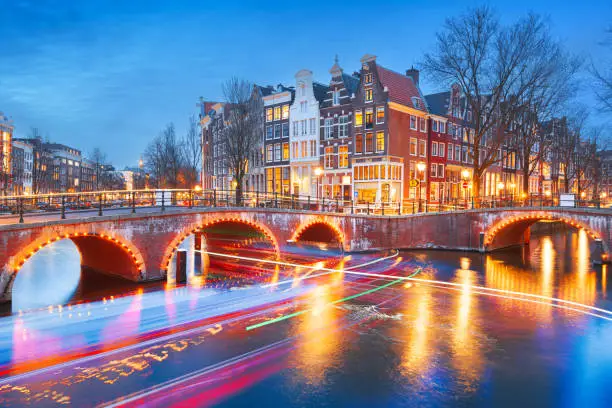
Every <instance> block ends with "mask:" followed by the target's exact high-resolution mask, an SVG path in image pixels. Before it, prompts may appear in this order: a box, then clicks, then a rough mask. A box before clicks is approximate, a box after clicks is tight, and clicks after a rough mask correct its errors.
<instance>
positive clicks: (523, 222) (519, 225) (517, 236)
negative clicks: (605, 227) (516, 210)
mask: <svg viewBox="0 0 612 408" xmlns="http://www.w3.org/2000/svg"><path fill="white" fill-rule="evenodd" d="M546 224H548V225H555V224H557V225H558V224H563V225H565V226H567V227H570V228H573V229H576V230H583V231H584V232H585V233H586V236H587V237H588V238H590V239H591V240H592V241H594V240H599V239H600V237H599V235H598V234H597V233H596V232H595V231H592V230H591V229H590V228H589V227H588V226H586V225H583V224H581V223H579V222H578V221H576V220H573V219H571V218H565V217H554V216H552V215H551V216H545V215H521V216H515V217H509V218H508V219H505V220H502V221H500V222H498V223H496V224H494V225H493V226H491V227H490V228H489V229H488V230H487V231H486V233H485V237H484V246H485V248H486V249H487V250H489V251H495V250H500V249H504V248H509V247H513V246H519V245H525V244H528V243H529V241H530V237H531V230H532V228H538V227H539V228H541V227H542V226H543V225H546Z"/></svg>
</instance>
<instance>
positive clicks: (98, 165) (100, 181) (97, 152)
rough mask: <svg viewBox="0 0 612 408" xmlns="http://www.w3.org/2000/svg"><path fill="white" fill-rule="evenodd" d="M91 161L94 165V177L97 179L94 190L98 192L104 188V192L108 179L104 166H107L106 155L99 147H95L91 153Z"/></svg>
mask: <svg viewBox="0 0 612 408" xmlns="http://www.w3.org/2000/svg"><path fill="white" fill-rule="evenodd" d="M89 160H90V161H91V162H92V163H94V165H95V168H94V175H95V177H96V181H95V184H94V188H95V190H96V191H98V190H100V188H102V189H103V190H104V189H105V188H106V184H107V183H106V177H105V171H104V166H105V165H106V164H107V163H106V161H107V157H106V153H104V152H103V151H102V150H101V149H100V148H99V147H94V148H93V150H92V151H91V153H89Z"/></svg>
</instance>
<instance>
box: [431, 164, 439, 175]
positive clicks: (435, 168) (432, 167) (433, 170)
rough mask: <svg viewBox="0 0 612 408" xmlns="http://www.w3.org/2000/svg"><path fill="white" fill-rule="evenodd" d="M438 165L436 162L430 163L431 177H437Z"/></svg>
mask: <svg viewBox="0 0 612 408" xmlns="http://www.w3.org/2000/svg"><path fill="white" fill-rule="evenodd" d="M437 172H438V165H437V164H436V163H432V164H431V177H437V174H436V173H437Z"/></svg>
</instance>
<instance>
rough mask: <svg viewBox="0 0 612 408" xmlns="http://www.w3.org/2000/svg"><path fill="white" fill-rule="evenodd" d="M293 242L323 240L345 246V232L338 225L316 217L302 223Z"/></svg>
mask: <svg viewBox="0 0 612 408" xmlns="http://www.w3.org/2000/svg"><path fill="white" fill-rule="evenodd" d="M291 240H292V241H293V242H300V241H302V242H321V243H328V244H338V245H340V247H341V248H344V241H345V237H344V233H343V232H342V230H341V229H340V227H339V226H338V225H336V224H335V223H333V222H330V221H328V220H325V219H322V218H315V219H312V220H310V221H307V222H305V223H303V224H302V225H300V226H299V227H298V229H297V230H296V231H295V232H294V233H293V236H292V237H291Z"/></svg>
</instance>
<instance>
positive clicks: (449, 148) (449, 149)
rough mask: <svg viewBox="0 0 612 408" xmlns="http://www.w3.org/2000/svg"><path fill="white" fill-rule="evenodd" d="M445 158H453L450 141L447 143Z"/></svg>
mask: <svg viewBox="0 0 612 408" xmlns="http://www.w3.org/2000/svg"><path fill="white" fill-rule="evenodd" d="M446 158H447V159H448V160H453V145H452V144H450V143H449V144H448V152H447V156H446Z"/></svg>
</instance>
